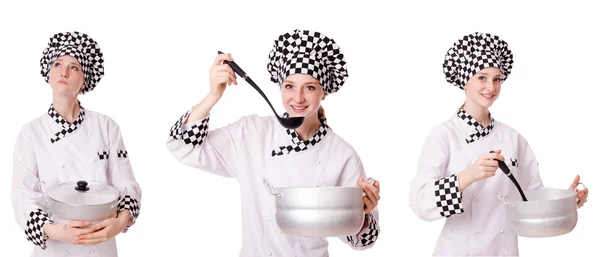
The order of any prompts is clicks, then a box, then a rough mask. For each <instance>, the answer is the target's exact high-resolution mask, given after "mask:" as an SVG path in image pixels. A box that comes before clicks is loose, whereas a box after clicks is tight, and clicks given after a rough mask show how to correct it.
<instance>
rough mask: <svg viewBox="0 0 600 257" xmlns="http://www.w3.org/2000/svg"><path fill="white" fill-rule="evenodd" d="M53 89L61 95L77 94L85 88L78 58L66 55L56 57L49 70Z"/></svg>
mask: <svg viewBox="0 0 600 257" xmlns="http://www.w3.org/2000/svg"><path fill="white" fill-rule="evenodd" d="M48 75H49V77H50V87H51V88H52V91H53V92H55V93H58V94H61V95H66V96H76V95H77V94H78V93H79V92H81V89H83V82H84V79H83V70H82V69H81V64H79V62H78V61H77V59H75V58H73V57H71V56H68V55H65V56H61V57H59V58H56V61H54V63H53V64H52V68H50V72H49V74H48Z"/></svg>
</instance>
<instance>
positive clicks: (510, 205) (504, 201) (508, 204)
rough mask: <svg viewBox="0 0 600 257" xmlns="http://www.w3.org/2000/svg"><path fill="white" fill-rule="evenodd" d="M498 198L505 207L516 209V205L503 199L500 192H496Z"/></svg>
mask: <svg viewBox="0 0 600 257" xmlns="http://www.w3.org/2000/svg"><path fill="white" fill-rule="evenodd" d="M496 196H498V199H500V201H502V202H503V203H504V205H506V206H508V207H511V208H512V207H515V205H514V204H512V203H509V202H507V201H506V200H504V197H502V195H501V194H500V193H498V191H496Z"/></svg>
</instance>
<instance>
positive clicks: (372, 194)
mask: <svg viewBox="0 0 600 257" xmlns="http://www.w3.org/2000/svg"><path fill="white" fill-rule="evenodd" d="M356 185H357V186H359V187H362V188H363V192H364V193H365V195H366V196H363V201H364V203H365V205H364V210H365V212H366V213H369V212H371V211H372V210H373V209H375V207H377V203H378V202H379V199H380V197H379V181H377V180H373V181H371V180H365V179H364V178H359V179H358V182H357V183H356Z"/></svg>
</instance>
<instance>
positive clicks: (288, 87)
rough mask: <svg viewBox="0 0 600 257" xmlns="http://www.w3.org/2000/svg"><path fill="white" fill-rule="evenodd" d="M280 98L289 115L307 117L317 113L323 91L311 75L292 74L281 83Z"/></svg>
mask: <svg viewBox="0 0 600 257" xmlns="http://www.w3.org/2000/svg"><path fill="white" fill-rule="evenodd" d="M281 99H282V102H283V106H284V108H285V110H286V111H287V112H288V114H289V115H290V117H305V118H309V117H312V116H313V115H317V112H318V110H319V106H321V101H322V100H324V99H325V91H323V88H322V87H321V85H320V84H319V82H318V81H317V80H316V79H315V78H313V77H312V76H310V75H306V74H293V75H290V76H288V77H287V78H286V79H285V80H284V81H283V84H282V85H281Z"/></svg>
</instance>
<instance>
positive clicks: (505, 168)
mask: <svg viewBox="0 0 600 257" xmlns="http://www.w3.org/2000/svg"><path fill="white" fill-rule="evenodd" d="M490 153H495V152H494V151H490ZM494 160H495V161H498V167H500V169H501V170H502V172H504V174H506V176H508V178H510V180H511V181H512V182H513V184H515V186H517V189H518V190H519V194H521V198H523V201H524V202H527V198H526V197H525V194H524V193H523V190H522V189H521V186H520V185H519V183H518V182H517V180H516V179H515V177H514V176H513V174H512V173H511V172H510V169H509V168H508V165H506V163H505V162H503V161H501V160H498V159H494Z"/></svg>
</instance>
